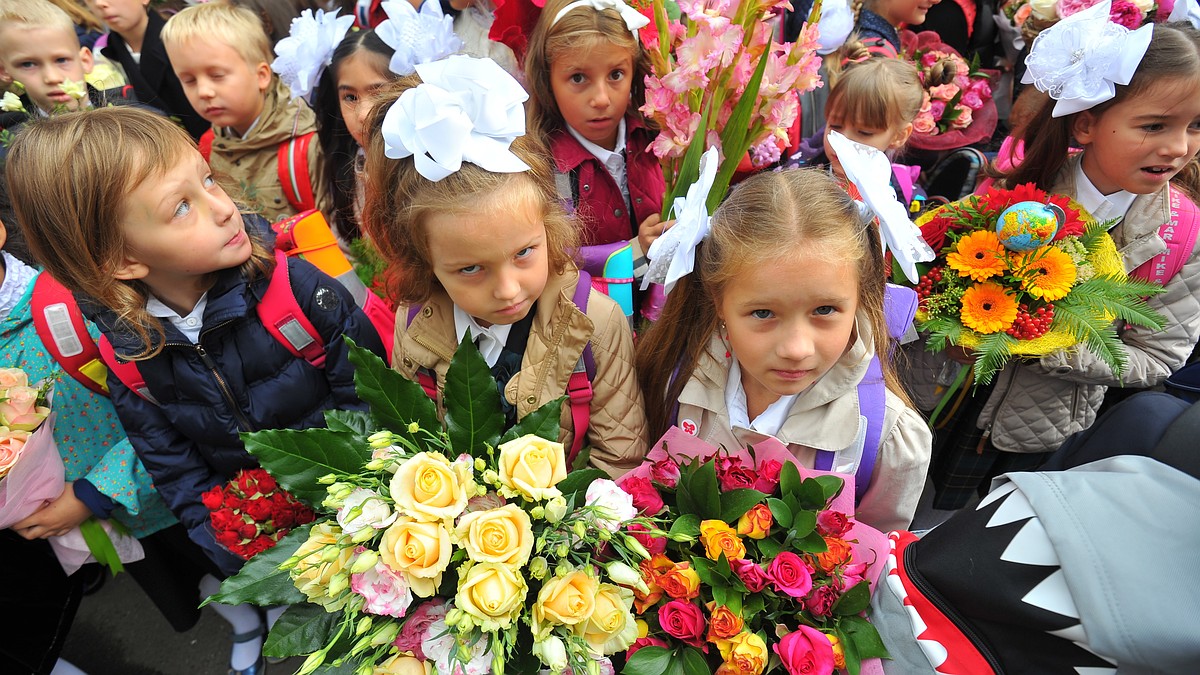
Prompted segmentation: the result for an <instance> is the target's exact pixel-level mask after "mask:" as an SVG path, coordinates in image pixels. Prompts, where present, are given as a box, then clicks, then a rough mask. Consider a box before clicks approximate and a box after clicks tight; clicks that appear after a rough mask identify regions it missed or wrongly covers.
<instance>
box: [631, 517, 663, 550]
mask: <svg viewBox="0 0 1200 675" xmlns="http://www.w3.org/2000/svg"><path fill="white" fill-rule="evenodd" d="M625 531H626V532H628V533H629V534H631V535H633V538H634V539H637V540H638V543H639V544H641V545H642V546H643V547H645V549H646V551H647V552H648V553H649V554H650V555H658V554H659V553H664V552H666V550H667V538H666V537H657V536H655V535H653V534H650V532H649V528H648V527H646V526H645V525H643V524H641V523H630V524H629V525H627V526H625Z"/></svg>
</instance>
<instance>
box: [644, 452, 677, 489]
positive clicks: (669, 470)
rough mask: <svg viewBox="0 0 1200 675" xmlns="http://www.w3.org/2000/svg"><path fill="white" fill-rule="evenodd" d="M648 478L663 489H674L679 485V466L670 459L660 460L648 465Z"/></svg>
mask: <svg viewBox="0 0 1200 675" xmlns="http://www.w3.org/2000/svg"><path fill="white" fill-rule="evenodd" d="M650 478H651V480H653V481H654V482H656V483H658V484H659V485H662V486H663V487H665V488H669V489H674V488H675V486H676V485H678V484H679V465H678V464H676V463H675V462H674V461H672V460H670V459H662V460H659V461H657V462H655V463H653V464H651V465H650Z"/></svg>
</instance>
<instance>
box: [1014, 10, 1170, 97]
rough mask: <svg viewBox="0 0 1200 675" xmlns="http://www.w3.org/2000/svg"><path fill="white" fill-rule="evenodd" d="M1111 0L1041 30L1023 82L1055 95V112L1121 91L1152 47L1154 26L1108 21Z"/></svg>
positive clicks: (1028, 59) (1027, 63) (1111, 95)
mask: <svg viewBox="0 0 1200 675" xmlns="http://www.w3.org/2000/svg"><path fill="white" fill-rule="evenodd" d="M1111 7H1112V0H1105V1H1104V2H1102V3H1100V4H1097V5H1092V6H1091V7H1089V8H1087V9H1085V10H1083V11H1081V12H1076V13H1075V14H1072V15H1071V16H1068V17H1067V18H1065V19H1063V20H1061V21H1059V22H1058V23H1056V24H1054V25H1053V26H1051V27H1049V28H1047V29H1046V30H1044V31H1042V32H1041V33H1040V34H1039V35H1038V36H1037V37H1036V38H1034V40H1033V46H1032V47H1031V48H1030V50H1029V56H1028V58H1026V60H1025V66H1026V68H1027V70H1026V71H1025V77H1024V78H1022V79H1021V82H1022V83H1024V84H1030V83H1032V84H1033V86H1035V87H1037V88H1038V90H1039V91H1043V92H1045V93H1047V94H1049V95H1050V98H1053V99H1054V100H1055V101H1057V103H1055V104H1054V112H1053V113H1052V115H1053V116H1054V117H1062V116H1064V115H1070V114H1072V113H1077V112H1080V111H1082V110H1088V109H1089V108H1092V107H1093V106H1096V105H1098V104H1100V103H1103V102H1105V101H1107V100H1109V99H1111V98H1112V97H1114V96H1116V95H1117V85H1118V84H1120V85H1126V84H1129V81H1130V80H1131V79H1133V74H1134V73H1135V72H1137V67H1138V64H1139V63H1141V61H1142V57H1143V56H1145V54H1146V48H1147V47H1149V46H1150V38H1151V37H1152V35H1153V31H1154V26H1153V25H1152V24H1147V25H1145V26H1142V27H1141V28H1138V29H1137V30H1133V31H1131V30H1129V29H1128V28H1125V27H1124V26H1121V25H1118V24H1115V23H1113V22H1112V21H1110V20H1109V18H1108V16H1109V10H1110V8H1111Z"/></svg>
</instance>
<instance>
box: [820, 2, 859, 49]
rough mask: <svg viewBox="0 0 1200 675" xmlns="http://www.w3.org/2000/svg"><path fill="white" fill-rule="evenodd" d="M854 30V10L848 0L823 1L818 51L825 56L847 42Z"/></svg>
mask: <svg viewBox="0 0 1200 675" xmlns="http://www.w3.org/2000/svg"><path fill="white" fill-rule="evenodd" d="M852 30H854V12H853V11H852V10H851V9H850V4H849V3H848V2H846V0H826V2H823V3H821V19H820V21H818V22H817V53H818V54H820V55H822V56H824V55H826V54H832V53H833V52H835V51H837V50H838V48H840V47H841V46H842V45H844V44H846V38H848V37H850V31H852Z"/></svg>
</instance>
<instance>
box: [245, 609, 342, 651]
mask: <svg viewBox="0 0 1200 675" xmlns="http://www.w3.org/2000/svg"><path fill="white" fill-rule="evenodd" d="M341 620H342V613H341V612H340V611H339V612H336V613H332V614H331V613H329V612H326V611H325V608H324V607H322V606H320V605H314V604H312V603H311V602H300V603H296V604H293V605H292V606H291V607H288V608H287V611H285V612H284V613H283V615H282V616H280V617H279V620H278V621H276V622H275V626H274V627H273V628H271V633H270V634H269V635H267V640H266V642H264V643H263V654H264V655H266V656H272V657H280V658H285V657H288V656H300V655H308V654H311V653H313V652H315V651H318V650H320V649H322V648H323V647H325V645H326V644H328V643H329V641H330V640H331V639H333V636H334V635H335V634H336V633H337V626H338V624H339V623H340V622H341Z"/></svg>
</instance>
